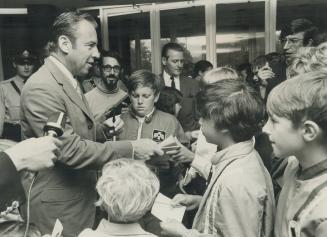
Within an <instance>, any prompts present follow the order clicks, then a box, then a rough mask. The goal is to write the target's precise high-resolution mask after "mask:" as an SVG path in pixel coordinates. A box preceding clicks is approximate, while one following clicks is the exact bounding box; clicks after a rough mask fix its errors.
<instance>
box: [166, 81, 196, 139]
mask: <svg viewBox="0 0 327 237" xmlns="http://www.w3.org/2000/svg"><path fill="white" fill-rule="evenodd" d="M179 80H180V92H181V93H182V94H183V99H182V101H181V106H182V109H181V111H180V112H179V115H178V120H179V122H180V123H181V125H182V127H183V129H184V131H185V132H187V131H193V130H197V129H199V128H200V125H199V119H198V117H199V116H198V115H197V109H196V95H197V93H198V92H199V83H198V81H196V80H194V79H192V78H188V77H185V76H182V75H181V76H180V78H179ZM161 82H162V83H163V85H165V82H164V79H163V76H162V75H161Z"/></svg>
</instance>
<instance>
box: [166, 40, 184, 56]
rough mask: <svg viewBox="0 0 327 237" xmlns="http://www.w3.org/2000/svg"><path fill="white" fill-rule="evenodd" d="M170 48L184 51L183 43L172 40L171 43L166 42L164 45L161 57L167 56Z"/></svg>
mask: <svg viewBox="0 0 327 237" xmlns="http://www.w3.org/2000/svg"><path fill="white" fill-rule="evenodd" d="M168 50H175V51H179V52H184V48H183V47H182V46H181V45H179V44H177V43H173V42H170V43H167V44H165V45H164V46H163V47H162V51H161V57H165V58H167V53H168Z"/></svg>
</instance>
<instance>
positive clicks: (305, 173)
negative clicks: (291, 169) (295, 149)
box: [298, 159, 327, 180]
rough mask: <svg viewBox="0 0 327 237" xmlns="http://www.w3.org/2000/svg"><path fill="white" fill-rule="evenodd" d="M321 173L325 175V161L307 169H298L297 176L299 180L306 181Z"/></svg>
mask: <svg viewBox="0 0 327 237" xmlns="http://www.w3.org/2000/svg"><path fill="white" fill-rule="evenodd" d="M321 173H327V159H326V160H323V161H321V162H319V163H318V164H315V165H314V166H311V167H309V168H307V169H304V170H302V169H301V168H300V169H299V173H298V175H299V178H300V179H303V180H306V179H311V178H313V177H315V176H317V175H319V174H321Z"/></svg>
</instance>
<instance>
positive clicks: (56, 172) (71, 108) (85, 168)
mask: <svg viewBox="0 0 327 237" xmlns="http://www.w3.org/2000/svg"><path fill="white" fill-rule="evenodd" d="M97 42H98V40H97V34H96V22H95V20H94V19H93V17H92V16H90V15H89V14H86V13H76V12H65V13H62V14H61V15H60V16H58V17H57V18H56V19H55V22H54V24H53V27H52V35H51V40H50V56H49V57H48V58H47V59H45V62H44V65H43V66H42V67H41V68H40V69H39V70H38V71H37V72H36V73H34V74H33V75H32V76H31V77H30V79H29V80H28V81H27V83H26V84H25V86H24V88H23V91H22V100H21V126H22V130H23V136H24V137H25V138H29V137H39V136H42V134H43V126H44V124H45V123H46V121H47V119H48V117H49V116H51V114H53V113H55V112H57V111H62V112H64V113H65V114H66V115H67V123H66V127H65V131H64V134H63V135H62V136H61V137H60V140H61V141H62V142H63V148H62V154H61V157H60V158H59V159H58V162H57V163H56V165H55V166H54V168H53V169H51V170H45V171H41V172H39V173H38V176H37V178H36V181H35V184H34V187H33V189H32V198H31V221H32V222H34V223H35V224H36V225H37V226H38V227H39V229H40V230H41V233H42V234H46V233H51V231H52V228H53V225H54V223H55V221H56V219H57V218H58V219H59V220H60V221H61V222H62V224H63V227H64V230H63V236H65V237H70V236H77V235H78V234H79V233H80V232H81V231H82V230H83V229H85V228H91V227H92V226H93V224H94V218H95V205H94V202H95V201H96V192H95V183H96V169H97V168H101V167H102V166H103V164H105V163H106V162H108V161H110V160H112V159H116V158H121V157H127V158H129V157H130V158H132V157H134V158H139V159H148V158H150V156H151V155H154V154H158V155H163V151H162V150H161V149H160V148H159V145H158V144H156V143H155V142H153V141H151V140H149V139H147V140H146V139H143V140H138V141H132V142H130V141H119V142H104V143H97V142H95V141H96V140H98V141H101V140H102V141H104V140H103V139H104V136H103V128H104V125H99V124H96V123H95V121H94V117H93V115H92V113H91V111H90V109H89V106H88V104H87V101H86V99H85V97H84V95H83V93H82V92H81V89H80V85H79V82H78V81H77V80H76V79H75V78H78V77H83V76H85V75H86V74H87V73H88V71H89V69H90V68H91V67H92V66H93V64H94V62H95V60H96V59H97V58H99V51H98V49H97ZM119 122H121V121H119V120H117V121H116V123H114V124H111V125H113V126H116V127H117V126H118V127H121V124H120V125H119ZM105 123H107V124H108V125H109V122H108V121H105ZM117 123H118V124H117Z"/></svg>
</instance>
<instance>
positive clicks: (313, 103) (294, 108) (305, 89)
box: [267, 71, 327, 135]
mask: <svg viewBox="0 0 327 237" xmlns="http://www.w3.org/2000/svg"><path fill="white" fill-rule="evenodd" d="M326 108H327V72H324V71H317V72H309V73H305V74H300V75H298V76H296V77H293V78H291V79H289V80H286V81H284V82H282V83H281V84H279V85H278V86H276V87H275V88H274V89H273V90H272V91H271V92H270V94H269V96H268V100H267V110H268V113H269V114H271V115H276V116H278V117H283V118H287V119H289V120H291V121H292V123H293V125H294V127H295V128H297V127H298V126H299V125H300V124H301V123H302V122H303V120H311V121H314V122H315V123H317V124H318V125H319V127H320V128H322V130H323V131H324V133H325V135H326V133H327V109H326Z"/></svg>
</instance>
